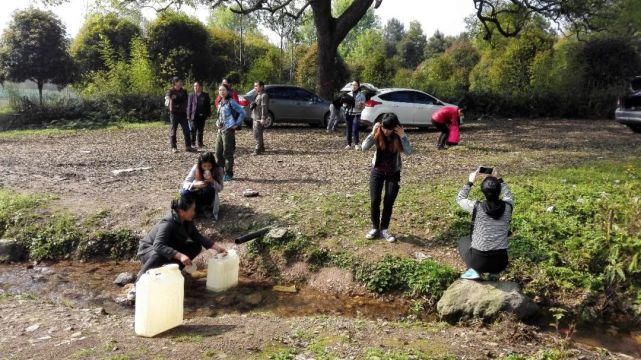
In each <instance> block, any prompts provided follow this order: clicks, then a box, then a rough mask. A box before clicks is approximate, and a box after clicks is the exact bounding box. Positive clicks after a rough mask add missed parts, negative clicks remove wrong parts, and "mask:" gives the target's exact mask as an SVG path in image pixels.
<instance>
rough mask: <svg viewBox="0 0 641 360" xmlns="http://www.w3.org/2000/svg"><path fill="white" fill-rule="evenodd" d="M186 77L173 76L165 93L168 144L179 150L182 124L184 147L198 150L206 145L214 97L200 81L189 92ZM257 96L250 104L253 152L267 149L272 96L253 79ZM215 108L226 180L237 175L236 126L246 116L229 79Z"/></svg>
mask: <svg viewBox="0 0 641 360" xmlns="http://www.w3.org/2000/svg"><path fill="white" fill-rule="evenodd" d="M183 86H184V84H183V81H182V80H181V79H179V78H177V77H175V78H173V79H172V87H171V89H169V90H168V91H167V93H166V95H165V105H166V106H167V108H168V110H169V119H170V122H171V127H170V131H169V145H170V146H171V150H172V151H173V152H178V147H177V136H176V132H177V130H178V126H180V127H181V129H182V132H183V137H184V141H185V151H188V152H195V151H196V149H195V147H196V146H198V147H199V148H204V147H205V143H204V130H205V123H206V121H207V119H208V118H209V117H210V116H211V114H212V113H213V111H212V104H211V98H210V97H209V94H208V93H206V92H204V91H203V85H202V83H201V82H199V81H196V82H195V83H194V92H193V93H191V94H187V91H186V90H185V89H184V88H183ZM254 90H255V91H256V97H255V99H254V101H252V103H251V104H250V105H249V108H250V111H251V118H252V123H253V125H252V126H253V133H254V139H255V141H256V147H255V150H254V155H260V154H263V153H264V152H265V142H264V140H263V132H264V125H263V124H264V122H265V121H266V118H267V116H268V114H269V96H268V95H267V93H266V92H265V84H264V83H263V82H262V81H257V82H255V83H254ZM214 108H215V109H216V114H217V118H216V130H217V132H216V142H215V157H216V163H217V164H218V165H220V166H221V167H223V168H224V175H223V181H231V180H233V178H234V154H235V152H236V130H238V129H240V128H241V127H242V125H243V121H244V120H245V109H244V108H243V107H242V106H241V105H240V104H239V98H238V93H237V92H236V91H234V90H233V89H232V87H231V84H230V83H229V81H228V80H227V79H223V81H222V83H221V84H220V86H219V87H218V96H217V97H216V99H215V101H214Z"/></svg>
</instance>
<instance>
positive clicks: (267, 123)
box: [263, 111, 274, 129]
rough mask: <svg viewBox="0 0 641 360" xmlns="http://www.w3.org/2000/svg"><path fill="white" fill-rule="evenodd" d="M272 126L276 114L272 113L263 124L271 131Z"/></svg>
mask: <svg viewBox="0 0 641 360" xmlns="http://www.w3.org/2000/svg"><path fill="white" fill-rule="evenodd" d="M272 125H274V113H273V112H271V111H270V112H269V114H268V115H267V117H266V118H265V121H264V122H263V127H264V128H265V129H269V128H270V127H272Z"/></svg>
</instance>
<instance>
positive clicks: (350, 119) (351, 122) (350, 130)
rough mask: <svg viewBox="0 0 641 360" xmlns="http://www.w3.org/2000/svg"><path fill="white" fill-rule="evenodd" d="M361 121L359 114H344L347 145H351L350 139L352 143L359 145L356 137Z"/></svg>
mask: <svg viewBox="0 0 641 360" xmlns="http://www.w3.org/2000/svg"><path fill="white" fill-rule="evenodd" d="M360 122H361V116H360V115H346V116H345V123H346V124H347V145H352V140H353V141H354V142H353V144H354V145H359V139H358V135H359V134H358V127H359V125H360Z"/></svg>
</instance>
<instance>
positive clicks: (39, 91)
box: [37, 80, 44, 107]
mask: <svg viewBox="0 0 641 360" xmlns="http://www.w3.org/2000/svg"><path fill="white" fill-rule="evenodd" d="M37 84H38V95H39V96H40V107H42V88H43V87H44V81H42V80H38V81H37Z"/></svg>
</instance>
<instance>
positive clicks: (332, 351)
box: [0, 119, 641, 359]
mask: <svg viewBox="0 0 641 360" xmlns="http://www.w3.org/2000/svg"><path fill="white" fill-rule="evenodd" d="M408 135H409V136H410V139H411V141H412V144H413V146H414V151H415V153H414V154H413V155H412V156H411V157H408V158H407V159H406V160H404V170H403V180H402V181H403V184H423V183H443V182H446V181H454V182H457V183H463V182H464V181H465V178H466V176H467V174H468V173H469V172H470V171H471V170H473V169H474V168H475V167H476V166H478V165H484V164H497V165H500V169H501V172H502V173H503V174H506V177H508V176H509V174H514V173H524V172H536V171H539V170H544V169H547V168H553V167H572V166H574V165H578V164H585V163H590V162H591V161H597V160H602V159H625V158H630V157H637V158H638V156H639V155H640V154H641V146H640V145H641V136H639V135H638V134H634V133H632V132H631V131H629V130H628V129H627V128H625V127H623V126H621V125H619V124H617V123H615V122H613V121H606V120H603V121H593V120H536V121H535V120H520V119H514V120H488V121H483V122H471V123H469V124H466V125H465V127H464V129H463V132H462V143H461V145H460V146H458V147H455V148H452V149H450V150H448V151H437V150H436V149H435V146H434V144H435V141H436V137H437V133H435V132H432V131H418V130H409V131H408ZM206 139H207V145H208V147H209V148H210V149H211V148H212V147H213V133H212V132H211V130H210V131H209V133H206ZM265 139H266V144H267V147H268V151H267V153H266V154H265V155H263V156H252V155H251V150H252V148H253V142H252V137H251V133H250V132H249V131H248V130H243V131H241V132H239V133H238V138H237V144H238V148H237V152H236V154H237V159H236V170H235V177H236V179H235V180H234V181H232V182H230V183H226V184H225V189H224V192H223V193H222V194H221V199H222V203H223V207H222V210H221V211H222V212H223V215H222V218H221V220H220V221H219V222H218V223H217V224H213V223H211V222H210V221H204V222H201V223H200V226H201V228H202V229H203V230H204V231H205V232H207V233H210V234H214V235H215V236H217V237H218V238H219V239H221V240H222V241H224V242H225V243H226V244H227V245H228V246H229V245H230V241H231V239H232V238H233V237H234V236H237V235H239V234H237V233H234V232H233V229H235V227H234V226H232V225H234V224H236V223H238V222H239V221H241V222H260V221H263V222H264V221H265V219H274V221H280V220H279V219H278V218H279V217H282V216H283V214H287V211H288V208H287V207H288V206H291V204H289V203H288V201H286V200H288V199H289V197H288V196H289V195H290V194H297V195H298V196H309V197H322V196H324V195H326V194H339V195H345V196H347V197H349V196H351V194H353V193H355V192H363V191H366V189H367V181H368V168H369V165H370V159H371V156H372V153H371V152H370V153H362V152H357V151H353V150H351V151H349V150H344V149H342V148H343V146H344V139H343V137H342V136H341V135H340V134H336V133H333V134H327V133H325V132H324V131H323V130H320V129H310V128H307V127H290V126H280V127H277V128H274V129H270V130H268V131H267V132H266V136H265ZM179 140H180V139H179ZM0 154H2V156H1V157H0V173H2V174H3V175H2V177H0V185H1V186H3V187H7V188H11V189H15V190H16V191H20V192H26V193H37V194H43V193H45V194H51V195H52V196H53V198H54V200H53V201H52V203H51V204H52V205H51V207H52V208H53V209H63V210H65V211H69V212H71V213H74V214H77V215H78V216H79V217H80V218H87V217H90V216H94V215H95V214H97V213H102V214H103V215H104V216H101V217H100V223H101V224H100V225H101V226H102V227H104V228H107V229H112V228H127V229H131V230H134V231H136V232H138V233H139V234H144V233H145V232H146V231H147V230H149V229H150V228H151V226H153V224H154V223H155V221H156V220H157V219H158V218H159V217H160V216H162V215H163V214H164V213H165V212H166V211H167V208H168V203H169V201H170V199H171V198H172V197H173V196H175V195H176V193H177V191H178V188H179V186H180V183H181V181H182V179H183V178H184V176H185V175H186V174H187V172H188V171H189V169H190V167H191V166H192V165H193V163H194V162H195V159H196V157H197V154H191V153H185V152H181V153H178V154H173V153H171V152H169V146H168V144H167V127H166V126H151V127H146V128H140V129H122V130H94V131H78V132H70V133H63V134H58V135H51V136H39V135H29V136H20V135H17V136H16V135H11V136H0ZM147 166H149V167H151V169H149V170H142V171H139V172H133V173H130V174H125V175H121V176H114V175H112V173H111V172H112V171H113V170H117V169H125V168H130V167H147ZM248 188H251V189H254V190H258V191H259V192H260V196H259V197H257V198H244V197H243V196H242V192H243V191H244V190H245V189H248ZM401 191H402V190H401ZM454 195H455V194H453V195H452V197H454ZM307 216H308V217H309V218H313V217H316V216H318V214H317V213H315V212H314V209H310V213H309V214H308V215H307ZM362 216H363V218H365V219H366V218H367V216H368V210H367V208H364V209H363V211H362ZM404 216H407V215H406V214H395V215H394V220H393V222H394V221H399V222H401V221H402V218H403V217H404ZM259 220H260V221H259ZM305 220H306V219H305V218H304V217H303V219H299V222H300V223H301V224H300V225H301V226H303V224H302V223H304V222H305ZM361 220H362V219H361ZM361 222H362V221H361ZM288 225H290V226H293V227H296V226H297V224H295V223H294V224H291V223H289V224H288ZM365 231H367V228H366V227H365V228H358V227H355V228H353V229H349V230H348V233H347V234H346V235H345V236H341V237H337V238H331V237H330V238H328V239H326V241H327V244H328V246H335V247H341V248H344V249H351V250H353V251H354V252H356V253H358V254H359V255H360V256H363V257H364V258H376V257H378V256H381V254H385V253H393V254H398V255H402V256H412V255H413V254H414V253H415V252H417V251H420V252H423V253H425V254H426V255H427V256H429V257H432V258H435V259H437V260H439V261H442V262H445V263H448V264H450V265H452V266H456V267H458V268H460V267H461V264H460V263H459V262H458V259H457V258H456V254H455V252H454V249H453V248H452V249H450V248H447V247H443V246H430V241H431V239H432V238H433V236H434V235H431V234H428V233H421V232H420V230H418V229H397V232H398V233H399V235H400V241H399V242H398V243H396V244H386V243H382V242H381V243H378V242H376V243H367V244H365V245H363V244H359V243H354V242H353V241H350V240H349V239H350V238H354V237H358V236H359V234H361V233H362V234H364V233H365ZM404 234H405V235H406V236H407V238H406V240H407V241H403V240H404V238H403V236H404ZM409 235H411V236H412V237H411V239H420V241H410V240H411V239H410V236H409ZM49 265H52V268H53V269H54V272H53V273H51V274H45V275H44V276H45V280H44V281H43V282H45V283H50V282H51V280H48V278H47V277H55V276H56V275H55V274H58V275H59V276H61V277H62V278H61V279H62V280H61V282H60V283H62V284H75V283H76V282H83V281H82V280H78V279H76V278H74V277H73V275H69V274H67V275H64V271H60V270H55V269H56V265H55V264H49ZM57 266H60V265H57ZM69 266H70V267H73V265H69ZM78 266H79V268H80V269H84V268H83V266H86V264H82V265H78ZM96 266H98V267H99V268H102V265H96ZM23 267H24V265H20V266H18V267H17V268H16V267H3V268H1V269H0V270H1V271H3V272H5V273H11V274H14V275H15V276H13V277H11V281H9V280H7V278H4V280H3V281H4V285H5V286H4V289H3V290H4V295H2V299H1V300H0V317H1V318H0V358H20V359H26V358H59V357H62V358H64V357H69V358H132V359H133V358H168V359H183V358H185V359H186V358H207V357H210V358H231V359H246V358H269V357H270V356H272V357H274V356H275V355H274V354H276V353H278V352H279V351H281V350H282V349H290V350H291V351H290V353H291V354H298V356H299V358H301V359H304V358H319V359H320V358H328V356H329V355H331V356H334V357H335V358H341V359H342V358H367V354H368V352H369V354H370V355H371V354H377V352H376V351H383V353H384V352H389V351H392V349H395V350H394V351H409V350H411V349H415V350H417V351H422V352H423V353H424V354H428V355H433V356H442V355H447V354H449V355H452V356H455V357H459V358H490V357H501V356H506V355H507V354H509V353H511V352H516V353H521V354H527V355H532V354H536V353H538V352H539V351H542V350H544V349H548V348H559V347H560V346H562V345H563V346H565V345H567V346H570V348H573V347H575V346H576V348H574V349H572V350H571V351H570V352H569V353H568V354H569V355H570V356H571V357H575V358H586V359H587V358H598V357H607V356H616V355H614V353H616V352H617V351H616V350H613V351H612V352H610V353H608V352H603V351H599V350H595V349H594V348H590V349H587V348H585V347H584V346H582V345H576V344H575V345H572V344H568V343H566V342H564V339H563V336H562V335H559V334H556V332H555V331H544V330H542V329H541V328H540V327H534V326H528V325H523V324H515V323H513V322H510V321H505V322H502V323H500V324H501V325H496V326H492V327H484V326H476V327H474V326H472V327H453V326H449V325H445V324H442V323H440V322H435V321H429V322H419V323H415V322H412V321H408V320H407V314H404V315H394V316H393V319H388V320H383V319H384V318H385V316H381V317H380V319H378V317H377V316H376V315H375V314H371V313H370V314H363V313H358V312H354V313H349V312H347V313H346V312H345V311H343V310H341V309H342V308H343V307H344V306H343V305H345V306H346V304H347V303H343V302H342V301H348V300H340V299H338V300H336V299H334V300H332V299H324V298H315V296H316V295H312V296H311V300H309V303H315V302H324V303H330V304H331V303H332V301H334V302H336V303H337V304H338V305H339V306H334V307H332V306H328V307H327V308H328V309H327V308H323V307H321V308H316V309H315V310H312V311H309V312H296V311H291V312H287V313H279V311H280V310H279V308H278V307H274V306H272V305H273V303H274V302H277V301H278V300H279V299H280V298H278V297H276V296H275V295H274V296H271V295H269V294H268V293H263V294H264V295H263V300H262V301H261V302H260V305H259V306H250V307H247V308H240V309H239V308H232V309H228V310H225V306H224V302H225V301H228V300H224V299H223V300H221V299H210V300H208V303H207V306H206V307H202V306H201V307H196V308H194V311H193V312H189V311H188V312H187V315H188V316H187V318H188V320H187V322H186V325H185V326H183V327H180V328H178V329H176V330H174V331H172V332H170V333H168V334H165V335H163V336H161V337H160V338H158V339H140V338H136V337H135V336H133V330H132V322H133V316H132V310H131V309H128V308H122V307H119V306H112V305H113V304H112V303H110V302H109V299H111V297H112V296H111V295H112V294H111V293H112V292H115V291H118V289H117V288H114V286H113V285H110V284H109V281H108V280H105V279H109V280H111V279H113V278H112V276H115V274H116V273H117V270H118V269H120V267H124V268H128V267H134V268H135V264H131V263H124V265H119V266H116V267H115V268H114V269H113V270H112V272H113V273H111V272H109V271H107V270H104V271H103V273H104V274H103V275H101V276H102V279H103V280H101V281H103V282H105V284H104V286H103V287H102V289H103V290H101V291H98V293H101V292H102V291H104V292H106V294H104V299H102V298H101V297H100V296H97V297H98V299H99V300H100V301H95V299H93V300H92V301H86V300H83V298H82V296H75V297H74V296H73V294H74V293H83V291H85V290H86V289H85V288H83V287H82V286H81V287H79V289H76V290H69V289H68V287H66V286H63V287H62V288H58V287H57V286H56V289H59V290H55V291H52V292H51V293H53V294H54V296H53V297H52V296H48V295H47V296H40V295H41V294H44V293H45V291H43V292H39V291H35V293H30V294H31V295H24V294H23V295H20V296H16V295H13V294H14V293H16V292H20V291H14V292H13V293H12V294H10V295H7V294H8V293H9V291H8V289H9V288H10V287H13V288H14V289H16V288H17V289H20V286H21V285H20V284H21V283H23V280H20V279H27V280H25V281H26V282H27V283H31V282H34V281H35V282H37V281H39V280H38V279H42V278H41V277H39V276H42V275H41V273H38V272H37V269H35V270H34V269H28V270H27V269H24V268H23ZM299 267H304V266H303V265H300V264H299ZM288 270H289V271H292V272H294V273H295V272H296V267H295V266H293V267H292V268H290V269H288ZM97 272H100V271H97ZM303 272H305V270H304V269H303ZM45 273H46V271H45ZM72 273H73V271H72ZM94 273H95V271H94ZM34 274H35V275H36V276H35V279H34V276H33V275H34ZM60 274H62V275H60ZM328 274H329V275H328ZM325 275H326V276H329V277H338V278H340V277H341V276H343V275H344V274H342V273H338V274H336V273H332V272H329V273H326V274H325ZM65 276H67V280H66V282H65V281H64V279H65ZM313 280H314V279H311V280H310V283H314V281H313ZM315 280H316V283H324V281H323V279H318V278H316V279H315ZM247 281H249V283H250V284H249V285H246V288H249V289H252V290H251V291H252V292H253V291H255V289H256V288H257V287H260V285H256V284H253V283H252V281H255V280H252V279H249V280H247ZM87 282H89V283H91V282H90V281H87ZM349 282H350V279H346V280H345V283H349ZM16 283H17V284H18V285H16ZM8 284H13V285H11V286H8ZM196 284H198V282H196ZM201 285H202V284H201ZM201 285H200V286H201ZM342 285H343V284H342V283H340V282H339V283H337V284H336V285H335V286H333V287H332V288H331V289H323V288H322V286H320V287H321V289H320V290H322V291H324V292H330V293H331V292H332V291H330V290H332V289H338V291H335V293H336V295H335V296H338V297H340V296H341V295H339V294H343V295H345V294H347V295H348V297H349V295H350V294H351V295H355V294H356V295H363V294H361V293H360V292H361V291H362V289H359V288H358V287H357V286H356V285H349V286H342ZM22 286H24V285H22ZM198 286H199V285H196V293H195V294H198V292H197V289H198ZM98 288H100V286H99V287H98ZM60 289H62V290H60ZM65 291H67V292H70V294H71V295H70V296H67V297H62V299H63V300H60V297H59V296H57V295H55V294H59V293H64V292H65ZM74 291H75V292H74ZM309 291H313V290H309ZM247 292H249V290H247ZM244 295H248V294H242V292H241V294H240V296H244ZM194 296H196V295H194ZM103 300H104V301H103ZM221 301H222V302H221ZM282 301H283V302H291V303H294V304H296V301H292V299H287V298H285V299H284V300H282ZM363 301H366V300H363ZM392 301H394V300H392ZM269 304H272V305H269ZM310 306H311V305H310ZM352 306H355V305H353V304H352ZM399 306H401V305H399ZM403 306H408V305H407V304H405V305H403ZM297 307H300V308H305V309H308V308H309V307H308V305H307V304H306V303H304V302H303V303H300V305H298V306H293V308H297ZM98 308H104V309H106V312H107V313H108V314H107V315H104V313H103V312H102V311H100V310H96V309H98ZM203 308H210V310H211V311H209V312H205V311H204V310H203ZM311 308H312V309H314V308H313V306H311ZM36 324H38V326H37V329H35V330H33V331H27V328H29V327H32V326H33V325H36ZM30 329H33V327H32V328H30ZM634 336H635V335H634V334H633V335H632V336H631V337H629V338H626V339H628V340H630V339H636V338H635V337H634ZM588 338H589V340H585V341H584V342H588V343H593V345H599V344H598V343H594V338H593V337H588ZM626 341H627V340H626ZM630 341H636V340H630ZM632 344H633V345H631V346H638V344H639V343H638V342H637V343H634V342H633V343H632ZM279 349H280V350H279ZM282 351H285V350H282ZM282 351H281V352H282ZM288 351H289V350H288ZM323 351H325V353H326V355H328V356H326V357H323V356H324V355H322V353H323ZM622 351H623V352H627V353H628V354H634V351H631V350H629V347H625V346H624V347H623V350H622ZM270 354H271V355H270ZM319 354H320V355H319ZM301 356H302V357H301ZM372 356H376V355H372ZM620 356H621V357H624V358H625V355H620ZM373 358H375V357H373Z"/></svg>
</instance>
